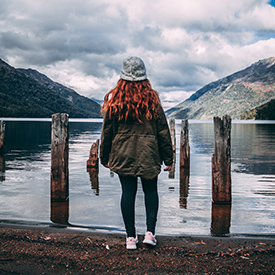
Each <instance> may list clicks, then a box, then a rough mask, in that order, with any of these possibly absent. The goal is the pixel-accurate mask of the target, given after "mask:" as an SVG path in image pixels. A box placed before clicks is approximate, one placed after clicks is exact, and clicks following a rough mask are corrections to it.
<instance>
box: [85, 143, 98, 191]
mask: <svg viewBox="0 0 275 275" xmlns="http://www.w3.org/2000/svg"><path fill="white" fill-rule="evenodd" d="M98 148H99V139H98V140H97V141H96V142H94V143H93V144H92V146H91V149H90V156H89V159H88V160H87V172H88V173H89V176H90V182H91V187H92V189H93V190H94V192H95V195H96V196H98V195H99V184H98Z"/></svg>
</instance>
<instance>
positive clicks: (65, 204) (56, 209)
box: [51, 200, 69, 225]
mask: <svg viewBox="0 0 275 275" xmlns="http://www.w3.org/2000/svg"><path fill="white" fill-rule="evenodd" d="M68 220H69V200H67V201H62V202H54V201H51V221H52V222H54V223H58V224H64V225H69V222H68Z"/></svg>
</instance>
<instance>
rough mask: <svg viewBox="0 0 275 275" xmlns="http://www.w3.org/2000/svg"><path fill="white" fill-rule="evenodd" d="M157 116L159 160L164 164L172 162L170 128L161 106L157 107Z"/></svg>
mask: <svg viewBox="0 0 275 275" xmlns="http://www.w3.org/2000/svg"><path fill="white" fill-rule="evenodd" d="M158 114H159V117H158V119H157V131H158V144H159V154H160V157H161V160H162V161H164V163H165V165H171V164H173V147H172V140H171V135H170V130H169V127H168V124H167V120H166V117H165V114H164V111H163V109H162V107H161V106H160V105H159V108H158Z"/></svg>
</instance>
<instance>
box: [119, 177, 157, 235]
mask: <svg viewBox="0 0 275 275" xmlns="http://www.w3.org/2000/svg"><path fill="white" fill-rule="evenodd" d="M119 179H120V182H121V187H122V196H121V212H122V217H123V221H124V224H125V229H126V233H127V237H136V229H135V199H136V193H137V177H132V176H121V175H119ZM157 181H158V177H155V178H154V179H151V180H146V179H144V178H141V182H142V189H143V192H144V195H145V196H144V197H145V198H144V200H145V210H146V225H147V231H150V232H152V233H153V234H155V227H156V222H157V213H158V206H159V198H158V190H157Z"/></svg>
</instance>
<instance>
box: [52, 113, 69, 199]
mask: <svg viewBox="0 0 275 275" xmlns="http://www.w3.org/2000/svg"><path fill="white" fill-rule="evenodd" d="M68 128H69V116H68V114H59V113H58V114H54V115H52V144H51V200H52V201H67V200H68V199H69V169H68V166H69V131H68Z"/></svg>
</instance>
